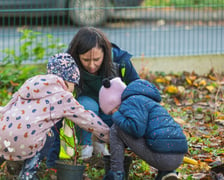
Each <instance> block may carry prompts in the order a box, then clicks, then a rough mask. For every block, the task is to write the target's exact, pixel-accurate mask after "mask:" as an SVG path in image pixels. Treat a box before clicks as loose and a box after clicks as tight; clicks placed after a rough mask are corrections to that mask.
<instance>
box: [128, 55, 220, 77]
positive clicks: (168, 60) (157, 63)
mask: <svg viewBox="0 0 224 180" xmlns="http://www.w3.org/2000/svg"><path fill="white" fill-rule="evenodd" d="M132 62H133V65H134V66H135V68H136V70H137V72H140V71H142V70H143V69H144V70H145V71H148V72H149V71H151V72H165V73H171V72H174V73H179V72H183V71H186V72H193V71H194V72H196V73H197V74H200V75H204V74H207V73H208V72H209V71H210V70H211V69H212V68H213V69H214V72H216V73H219V74H221V73H224V54H223V55H201V56H178V57H160V58H144V59H141V58H133V59H132Z"/></svg>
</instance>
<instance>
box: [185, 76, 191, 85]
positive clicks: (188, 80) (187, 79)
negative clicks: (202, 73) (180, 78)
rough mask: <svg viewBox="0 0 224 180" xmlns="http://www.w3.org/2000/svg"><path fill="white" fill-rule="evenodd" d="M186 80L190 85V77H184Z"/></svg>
mask: <svg viewBox="0 0 224 180" xmlns="http://www.w3.org/2000/svg"><path fill="white" fill-rule="evenodd" d="M186 81H187V83H188V84H190V85H192V81H191V80H190V78H188V77H186Z"/></svg>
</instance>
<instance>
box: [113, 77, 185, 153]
mask: <svg viewBox="0 0 224 180" xmlns="http://www.w3.org/2000/svg"><path fill="white" fill-rule="evenodd" d="M160 101H161V96H160V93H159V91H158V89H157V88H156V87H155V86H154V85H153V84H151V83H150V82H148V81H146V80H142V79H139V80H135V81H133V82H131V83H130V84H129V85H128V86H127V88H126V89H125V90H124V92H123V94H122V103H121V105H120V107H119V109H118V111H116V112H115V113H114V114H113V115H112V120H113V122H114V123H115V124H116V125H117V126H119V127H120V128H121V129H122V130H123V131H125V132H126V133H128V134H130V135H131V136H133V137H135V138H144V139H145V141H146V144H147V145H148V147H149V148H150V149H151V150H152V151H155V152H161V153H186V152H187V149H188V147H187V140H186V137H185V135H184V133H183V130H182V128H181V127H180V125H179V124H177V123H176V122H175V121H174V119H173V118H172V117H171V116H170V114H169V113H168V112H167V110H166V109H165V108H164V107H163V106H161V105H160V103H159V102H160Z"/></svg>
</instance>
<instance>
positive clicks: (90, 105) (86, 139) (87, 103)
mask: <svg viewBox="0 0 224 180" xmlns="http://www.w3.org/2000/svg"><path fill="white" fill-rule="evenodd" d="M77 100H78V102H79V103H80V104H81V105H83V106H84V108H85V109H86V110H91V111H93V112H94V113H96V115H98V116H99V117H100V118H101V119H102V120H103V121H104V122H105V123H106V124H107V125H108V126H109V127H111V126H112V124H113V121H112V120H111V115H106V114H104V113H103V112H102V111H101V110H100V107H99V104H98V103H97V102H96V101H95V100H94V99H92V98H90V97H88V96H80V97H78V98H77ZM76 135H77V139H78V143H79V145H92V139H91V135H92V133H90V132H87V131H85V130H83V129H81V128H79V127H78V126H76Z"/></svg>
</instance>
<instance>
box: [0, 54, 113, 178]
mask: <svg viewBox="0 0 224 180" xmlns="http://www.w3.org/2000/svg"><path fill="white" fill-rule="evenodd" d="M47 68H48V74H47V75H37V76H34V77H32V78H30V79H28V80H27V81H26V82H25V83H24V84H23V85H22V86H21V88H20V89H19V90H18V91H17V92H16V93H15V94H14V95H13V97H12V99H11V100H10V102H9V103H8V104H7V105H6V106H5V107H3V108H1V109H0V115H1V116H2V117H1V119H0V122H1V124H0V157H1V159H5V160H10V161H21V160H25V161H24V166H23V168H22V170H21V172H20V175H19V179H26V180H27V179H32V180H33V179H36V178H37V177H36V170H37V167H38V166H39V163H40V162H41V160H42V159H43V158H44V157H45V156H46V155H47V153H48V150H49V149H50V146H51V145H52V144H53V143H54V134H53V133H52V131H51V127H53V126H54V125H55V124H56V123H57V122H58V121H59V120H61V119H62V118H65V117H66V118H68V119H69V120H71V121H73V122H74V123H75V124H76V125H78V126H79V127H80V128H83V129H85V130H86V131H89V132H92V133H93V134H94V135H95V136H96V137H97V138H99V139H101V140H103V141H105V142H108V139H109V128H108V126H107V125H106V124H105V123H104V122H103V121H102V120H101V119H100V118H99V117H98V116H97V115H95V114H94V113H93V112H91V111H87V110H85V109H84V107H83V106H82V105H80V104H79V103H78V102H77V101H76V100H75V99H74V98H73V94H72V92H73V90H74V86H76V85H78V83H79V79H80V74H79V69H78V68H77V65H76V63H75V60H74V59H73V58H72V57H71V56H70V54H67V53H60V54H56V55H54V56H52V57H51V58H50V59H49V61H48V66H47Z"/></svg>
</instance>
